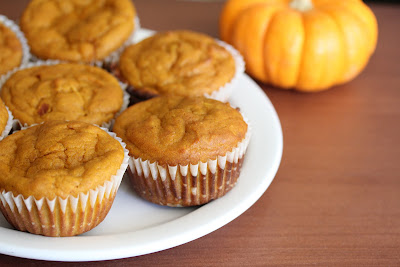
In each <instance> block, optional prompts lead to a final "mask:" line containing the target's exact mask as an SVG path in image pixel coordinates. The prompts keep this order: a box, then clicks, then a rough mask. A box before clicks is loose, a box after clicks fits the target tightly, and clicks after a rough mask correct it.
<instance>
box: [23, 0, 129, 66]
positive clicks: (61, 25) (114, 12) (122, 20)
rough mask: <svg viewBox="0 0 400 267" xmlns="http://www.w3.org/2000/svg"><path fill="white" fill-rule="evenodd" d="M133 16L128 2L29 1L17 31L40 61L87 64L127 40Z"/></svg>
mask: <svg viewBox="0 0 400 267" xmlns="http://www.w3.org/2000/svg"><path fill="white" fill-rule="evenodd" d="M135 15H136V11H135V8H134V6H133V4H132V1H131V0H81V1H76V0H62V1H58V0H32V1H31V2H30V3H29V4H28V6H27V7H26V9H25V11H24V13H23V14H22V17H21V29H22V31H23V32H24V33H25V35H26V38H27V40H28V43H29V45H30V47H31V50H32V52H33V54H35V55H36V56H38V57H40V58H43V59H60V60H68V61H74V62H78V61H79V62H81V61H84V62H89V61H93V60H99V59H103V58H105V57H106V56H108V55H109V54H110V53H111V52H112V51H114V50H116V49H117V48H119V47H120V46H121V45H122V44H123V43H124V42H125V41H126V40H127V39H128V37H129V36H130V34H131V33H132V30H133V29H134V22H133V20H134V17H135Z"/></svg>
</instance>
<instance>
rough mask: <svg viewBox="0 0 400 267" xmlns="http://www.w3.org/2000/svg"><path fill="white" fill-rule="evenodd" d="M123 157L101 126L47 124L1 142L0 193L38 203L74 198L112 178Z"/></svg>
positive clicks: (118, 146) (120, 148)
mask: <svg viewBox="0 0 400 267" xmlns="http://www.w3.org/2000/svg"><path fill="white" fill-rule="evenodd" d="M123 158H124V150H123V148H122V146H121V144H120V143H119V142H118V141H117V140H115V139H114V138H113V137H111V136H110V135H109V134H108V133H107V132H105V131H103V130H101V129H100V128H99V127H96V126H93V125H90V124H87V123H84V122H77V121H70V122H63V121H51V122H45V123H43V124H40V125H35V126H33V127H30V128H27V129H25V130H21V131H18V132H16V133H13V134H12V135H9V136H7V137H6V138H5V139H3V140H2V141H0V173H1V175H0V191H2V190H6V191H11V192H13V193H14V196H17V195H18V194H22V195H23V196H24V197H25V198H27V197H29V196H34V197H35V198H36V199H40V198H42V197H47V198H49V199H53V198H54V197H56V196H59V197H62V198H66V197H67V196H68V195H72V196H74V197H76V196H78V194H79V193H81V192H82V193H86V192H88V191H89V190H90V189H95V188H96V187H97V186H100V185H103V184H104V183H105V182H106V181H108V180H110V179H111V176H112V175H115V174H116V173H117V170H118V169H119V168H120V166H121V164H122V162H123Z"/></svg>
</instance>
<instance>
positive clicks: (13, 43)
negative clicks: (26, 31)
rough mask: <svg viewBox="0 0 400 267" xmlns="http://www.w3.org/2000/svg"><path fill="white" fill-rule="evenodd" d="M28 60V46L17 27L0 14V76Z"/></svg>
mask: <svg viewBox="0 0 400 267" xmlns="http://www.w3.org/2000/svg"><path fill="white" fill-rule="evenodd" d="M28 60H29V48H28V46H27V44H26V39H25V37H24V35H23V33H22V32H21V31H20V29H19V27H18V26H17V25H16V24H15V23H14V22H13V21H12V20H9V19H8V18H7V17H5V16H3V15H0V76H1V75H3V74H5V73H7V72H8V71H10V70H12V69H14V68H15V67H19V66H21V65H22V64H24V63H27V62H28Z"/></svg>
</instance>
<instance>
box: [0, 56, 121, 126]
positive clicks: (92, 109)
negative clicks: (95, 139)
mask: <svg viewBox="0 0 400 267" xmlns="http://www.w3.org/2000/svg"><path fill="white" fill-rule="evenodd" d="M1 98H2V99H3V100H4V102H5V104H6V105H7V106H8V108H9V109H10V110H11V112H12V113H13V115H14V117H15V119H18V120H19V121H20V122H21V123H22V124H23V125H25V124H26V125H32V124H34V123H40V122H43V121H47V120H79V121H84V122H89V123H94V124H97V125H101V124H102V123H104V122H109V121H110V120H111V119H112V118H113V117H114V115H115V114H116V113H117V112H118V111H119V110H120V108H121V106H122V103H123V92H122V90H121V87H120V85H119V82H118V81H117V79H116V78H114V77H113V76H112V75H111V74H109V73H108V72H106V71H105V70H103V69H101V68H98V67H93V66H88V65H83V64H77V63H75V64H74V63H71V64H68V63H66V64H56V65H42V66H36V67H32V68H27V69H22V70H19V71H17V72H15V73H14V74H13V75H11V76H10V78H9V79H8V80H7V81H6V82H5V83H4V85H3V87H2V89H1Z"/></svg>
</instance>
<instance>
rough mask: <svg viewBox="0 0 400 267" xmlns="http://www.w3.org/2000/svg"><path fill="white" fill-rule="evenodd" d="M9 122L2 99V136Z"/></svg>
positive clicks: (0, 112)
mask: <svg viewBox="0 0 400 267" xmlns="http://www.w3.org/2000/svg"><path fill="white" fill-rule="evenodd" d="M7 121H8V112H7V109H6V106H5V105H4V103H3V101H2V100H1V99H0V136H1V133H2V132H3V131H4V129H5V128H6V125H7Z"/></svg>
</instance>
